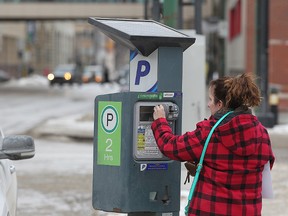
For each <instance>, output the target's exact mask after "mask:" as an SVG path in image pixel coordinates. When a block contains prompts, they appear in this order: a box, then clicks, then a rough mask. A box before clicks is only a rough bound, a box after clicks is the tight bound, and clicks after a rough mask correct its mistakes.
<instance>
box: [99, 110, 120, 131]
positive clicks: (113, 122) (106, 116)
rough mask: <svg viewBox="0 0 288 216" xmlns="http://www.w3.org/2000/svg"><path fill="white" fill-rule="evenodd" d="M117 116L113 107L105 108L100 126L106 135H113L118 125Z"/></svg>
mask: <svg viewBox="0 0 288 216" xmlns="http://www.w3.org/2000/svg"><path fill="white" fill-rule="evenodd" d="M118 118H119V115H118V113H117V110H116V108H115V107H113V106H111V105H108V106H106V107H105V108H104V109H103V111H102V114H101V126H102V128H103V130H104V131H106V133H113V132H114V131H115V130H116V128H117V126H118V123H119V120H118Z"/></svg>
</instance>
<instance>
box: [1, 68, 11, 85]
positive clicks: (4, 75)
mask: <svg viewBox="0 0 288 216" xmlns="http://www.w3.org/2000/svg"><path fill="white" fill-rule="evenodd" d="M10 79H11V77H10V75H9V74H8V73H7V72H6V71H4V70H1V69H0V82H6V81H9V80H10Z"/></svg>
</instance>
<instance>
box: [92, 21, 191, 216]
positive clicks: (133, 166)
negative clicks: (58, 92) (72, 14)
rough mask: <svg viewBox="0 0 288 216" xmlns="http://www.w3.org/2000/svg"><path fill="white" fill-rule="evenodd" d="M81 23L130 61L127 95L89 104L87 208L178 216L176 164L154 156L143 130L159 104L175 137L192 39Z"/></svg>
mask: <svg viewBox="0 0 288 216" xmlns="http://www.w3.org/2000/svg"><path fill="white" fill-rule="evenodd" d="M88 22H89V23H90V24H92V25H94V26H95V27H96V28H97V29H99V30H100V31H102V32H103V33H104V34H106V35H107V36H108V37H110V38H111V39H113V40H114V41H116V42H119V43H121V44H122V45H125V46H127V47H128V48H129V49H130V50H131V56H132V57H130V59H131V62H130V91H129V92H122V93H115V94H108V95H100V96H97V97H96V99H95V121H94V157H93V158H94V160H93V194H92V195H93V196H92V205H93V208H95V209H99V210H103V211H110V212H119V213H128V215H129V216H140V215H141V216H142V215H143V216H160V215H161V216H178V215H179V210H180V176H181V174H180V172H181V166H180V162H177V161H172V160H169V158H166V157H165V156H164V155H162V153H161V152H160V151H159V149H158V147H157V145H156V142H155V140H154V137H153V134H152V131H151V128H150V125H151V123H152V121H153V107H154V106H155V105H157V104H163V105H164V106H165V107H166V111H167V112H166V115H167V120H168V122H169V124H170V126H171V128H172V130H173V131H174V133H176V134H180V133H181V109H182V57H183V51H184V50H185V49H187V48H188V47H189V46H191V45H192V44H193V43H194V42H195V38H192V37H189V36H187V35H185V34H183V33H181V32H178V31H176V30H175V29H173V28H170V27H168V26H165V25H163V24H161V23H158V22H155V21H152V20H125V19H105V18H96V17H90V18H89V20H88ZM137 55H138V56H137ZM132 61H133V62H132ZM152 62H153V63H152ZM133 65H134V66H135V67H134V66H133Z"/></svg>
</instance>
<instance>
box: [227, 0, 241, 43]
mask: <svg viewBox="0 0 288 216" xmlns="http://www.w3.org/2000/svg"><path fill="white" fill-rule="evenodd" d="M229 16H230V21H229V39H230V40H233V39H234V38H235V37H237V36H238V35H239V34H240V32H241V0H238V1H237V3H236V4H235V6H234V7H233V8H232V9H230V12H229Z"/></svg>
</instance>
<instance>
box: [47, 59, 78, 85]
mask: <svg viewBox="0 0 288 216" xmlns="http://www.w3.org/2000/svg"><path fill="white" fill-rule="evenodd" d="M81 74H82V71H81V69H80V68H79V67H77V65H76V64H61V65H58V66H57V67H56V68H55V70H54V71H53V72H52V73H49V74H48V75H47V78H48V80H49V81H50V85H51V86H52V85H54V84H56V83H57V84H59V85H63V84H65V83H68V84H70V85H72V84H73V83H77V84H81V83H82V80H81Z"/></svg>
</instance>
